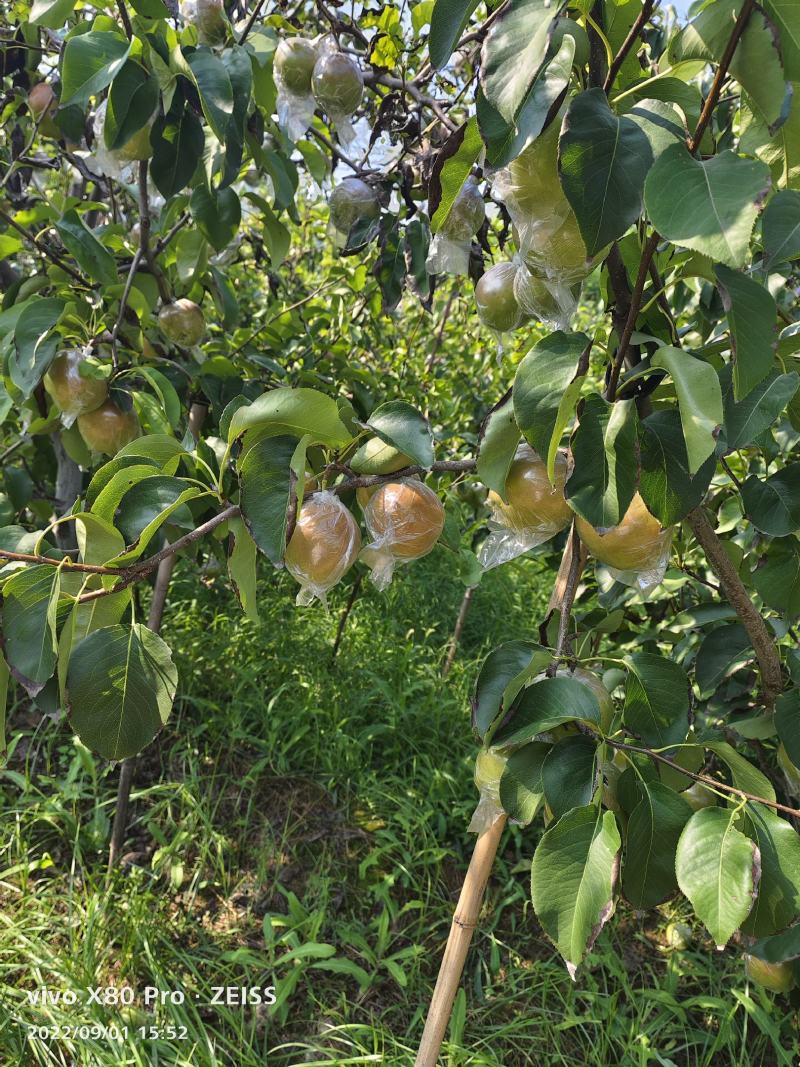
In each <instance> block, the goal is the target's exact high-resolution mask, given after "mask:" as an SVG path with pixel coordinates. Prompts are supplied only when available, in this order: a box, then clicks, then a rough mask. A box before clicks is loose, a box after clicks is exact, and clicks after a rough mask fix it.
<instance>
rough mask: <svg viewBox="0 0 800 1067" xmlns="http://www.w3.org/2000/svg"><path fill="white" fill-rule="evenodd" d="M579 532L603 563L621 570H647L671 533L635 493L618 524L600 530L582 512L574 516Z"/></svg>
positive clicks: (596, 557)
mask: <svg viewBox="0 0 800 1067" xmlns="http://www.w3.org/2000/svg"><path fill="white" fill-rule="evenodd" d="M575 526H576V528H577V531H578V535H579V537H580V539H581V541H583V543H584V544H585V545H586V547H587V549H588V550H589V552H591V554H592V555H593V556H594V557H595V559H597V560H599V561H600V562H601V563H605V564H606V566H608V567H614V568H615V569H616V570H619V571H637V572H638V571H646V570H649V569H650V568H652V567H654V566H655V565H656V564H657V563H658V560H659V559H660V558H661V555H662V553H663V550H664V546H665V542H666V539H668V538H669V536H670V534H669V532H668V531H664V530H662V529H661V523H660V522H659V521H658V519H656V518H655V517H654V516H653V515H651V514H650V512H649V511H648V510H647V507H646V505H645V502H644V501H643V500H642V498H641V497H640V496H639V494H638V493H636V494H635V495H634V497H633V500H632V501H631V503H630V506H629V507H628V510H627V511H626V512H625V514H624V516H623V517H622V520H621V522H620V523H619V524H618V525H617V526H611V527H610V528H609V529H607V530H599V529H596V528H595V527H594V526H591V525H590V524H589V523H588V522H587V521H586V520H585V519H583V518H581V516H580V515H577V516H576V517H575Z"/></svg>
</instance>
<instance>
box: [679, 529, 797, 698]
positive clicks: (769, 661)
mask: <svg viewBox="0 0 800 1067" xmlns="http://www.w3.org/2000/svg"><path fill="white" fill-rule="evenodd" d="M686 522H687V523H688V524H689V526H690V527H691V529H692V532H693V533H694V535H695V537H696V538H697V541H698V543H699V544H700V546H701V548H702V549H703V551H704V552H705V555H706V560H707V561H708V565H709V567H710V568H711V570H712V571H713V572H714V574H715V575H716V576H717V580H718V581H719V584H720V588H721V589H722V592H723V593H724V594H725V597H726V599H727V601H728V603H729V604H730V606H731V607H732V608H733V610H734V611H735V612H736V614H737V615H738V616H739V618H740V620H741V622H742V625H743V626H744V628H745V630H746V631H747V636H748V637H749V638H750V643H751V644H752V646H753V648H754V649H755V653H756V658H757V660H758V666H759V670H760V672H761V688H762V696H763V698H764V704H765V706H766V707H768V708H771V707H772V705H773V704H774V703H775V700H776V698H777V696H778V695H779V694H780V693H781V692H782V690H783V678H782V675H781V659H780V655H779V654H778V649H777V647H776V645H775V640H774V638H773V636H772V635H771V634H770V632H769V630H768V629H767V624H766V623H765V622H764V619H763V618H762V617H761V613H760V612H759V611H758V610H757V609H756V607H755V605H754V604H753V602H752V600H751V599H750V597H749V595H748V593H747V590H746V589H745V587H744V585H743V584H742V580H741V578H740V577H739V575H738V574H737V573H736V568H735V567H734V565H733V563H732V562H731V558H730V556H729V555H728V553H727V552H726V551H725V546H724V544H723V543H722V541H720V539H719V538H718V537H717V534H716V531H715V530H714V527H713V526H712V525H711V523H710V522H709V521H708V518H707V517H706V514H705V512H704V511H702V510H701V509H700V508H695V509H694V511H690V512H689V514H688V515H687V517H686Z"/></svg>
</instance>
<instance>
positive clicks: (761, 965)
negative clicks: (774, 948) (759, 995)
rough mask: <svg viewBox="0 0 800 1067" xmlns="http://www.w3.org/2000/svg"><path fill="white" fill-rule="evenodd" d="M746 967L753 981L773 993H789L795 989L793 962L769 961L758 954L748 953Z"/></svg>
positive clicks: (748, 975) (747, 973)
mask: <svg viewBox="0 0 800 1067" xmlns="http://www.w3.org/2000/svg"><path fill="white" fill-rule="evenodd" d="M744 969H745V973H746V975H747V977H748V978H749V979H750V981H751V982H755V983H756V985H760V986H763V987H764V989H769V990H770V991H771V992H773V993H788V992H789V991H790V990H791V989H794V984H795V982H794V969H793V967H792V965H791V963H767V962H766V960H760V959H759V958H758V957H757V956H747V955H746V956H745V958H744Z"/></svg>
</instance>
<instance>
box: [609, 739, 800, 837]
mask: <svg viewBox="0 0 800 1067" xmlns="http://www.w3.org/2000/svg"><path fill="white" fill-rule="evenodd" d="M603 740H604V742H605V743H606V744H607V745H611V747H612V748H618V749H620V750H621V751H623V752H625V751H628V752H638V753H640V754H641V755H642V756H649V757H650V759H653V760H657V761H658V762H659V763H664V764H666V766H667V767H672V769H673V770H675V771H679V772H680V773H681V774H685V775H686V777H687V778H692V779H693V780H694V781H695V782H701V783H702V784H703V785H707V786H710V787H711V788H713V789H721V790H722V791H723V792H725V793H732V794H733V795H735V796H737V797H742V798H743V799H744V800H751V801H753V803H754V804H764V805H765V806H766V807H768V808H774V809H775V810H776V811H782V812H784V813H785V814H786V815H793V816H794V817H795V818H800V810H799V809H797V808H790V807H789V806H788V805H786V804H780V803H779V802H778V801H777V800H768V799H767V798H766V797H759V796H756V795H755V793H748V792H746V791H745V790H744V789H738V788H737V787H736V786H735V785H728V783H727V782H720V781H718V780H717V779H716V778H711V777H709V776H708V775H707V774H697V773H696V772H695V771H687V770H686V768H685V767H681V765H680V764H679V763H676V762H675V760H672V759H670V758H669V756H664V755H662V754H661V753H660V752H656V751H654V750H653V749H652V748H644V747H642V746H640V745H631V744H629V743H628V742H627V741H614V740H613V739H612V738H610V737H605V738H603Z"/></svg>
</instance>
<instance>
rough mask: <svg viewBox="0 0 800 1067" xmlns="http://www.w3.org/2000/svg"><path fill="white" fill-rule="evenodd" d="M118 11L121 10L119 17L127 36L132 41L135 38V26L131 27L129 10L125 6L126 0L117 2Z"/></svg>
mask: <svg viewBox="0 0 800 1067" xmlns="http://www.w3.org/2000/svg"><path fill="white" fill-rule="evenodd" d="M117 9H118V10H119V17H120V20H121V21H122V27H123V29H124V30H125V36H126V37H127V38H128V40H129V41H130V40H131V39H132V38H133V26H131V17H130V15H129V14H128V9H127V7H126V6H125V0H117Z"/></svg>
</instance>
